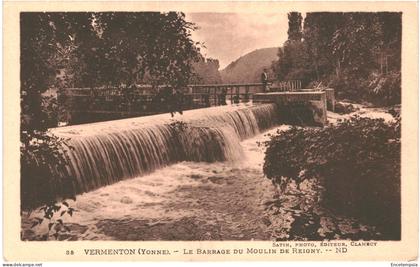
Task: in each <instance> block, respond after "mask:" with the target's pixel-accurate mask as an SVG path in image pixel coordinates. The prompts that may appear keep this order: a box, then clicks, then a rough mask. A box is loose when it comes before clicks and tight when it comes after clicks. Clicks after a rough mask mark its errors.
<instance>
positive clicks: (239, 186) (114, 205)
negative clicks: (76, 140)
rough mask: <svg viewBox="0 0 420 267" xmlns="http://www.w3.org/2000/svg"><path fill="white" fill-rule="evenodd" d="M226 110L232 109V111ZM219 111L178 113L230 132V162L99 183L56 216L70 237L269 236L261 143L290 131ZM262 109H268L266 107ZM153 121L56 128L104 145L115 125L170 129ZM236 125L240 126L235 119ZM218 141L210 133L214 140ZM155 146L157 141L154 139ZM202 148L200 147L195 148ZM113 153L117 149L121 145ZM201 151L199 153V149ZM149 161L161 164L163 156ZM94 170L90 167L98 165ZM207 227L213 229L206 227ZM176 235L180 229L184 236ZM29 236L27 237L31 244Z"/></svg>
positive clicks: (181, 164) (175, 165) (268, 188)
mask: <svg viewBox="0 0 420 267" xmlns="http://www.w3.org/2000/svg"><path fill="white" fill-rule="evenodd" d="M244 108H245V109H247V108H248V107H246V106H243V105H241V106H237V107H235V108H233V112H235V111H238V110H241V109H244ZM267 108H268V109H269V108H270V107H267ZM223 109H225V111H227V110H229V108H227V107H226V108H223ZM216 110H217V111H218V109H216V108H210V109H206V110H204V111H203V112H204V113H203V114H204V115H203V116H204V118H206V119H202V118H203V117H201V116H200V114H198V112H197V113H195V112H187V113H186V114H185V115H184V116H185V117H183V116H178V118H176V119H179V118H182V120H183V121H184V122H189V123H191V122H193V123H194V125H200V127H206V126H205V124H206V123H208V121H211V122H212V123H213V126H217V127H216V129H217V130H219V131H220V134H221V135H227V136H229V138H232V139H233V140H234V141H232V143H231V144H226V140H224V139H222V140H223V142H221V143H220V144H223V145H224V146H225V148H226V147H227V148H226V149H231V150H232V151H228V152H226V153H227V154H228V155H230V156H229V157H227V159H229V160H224V161H216V162H206V161H205V160H204V161H203V162H198V161H187V160H178V161H175V162H171V161H168V162H166V163H164V164H163V165H162V166H159V165H156V170H155V171H154V172H151V173H150V172H149V173H148V174H144V173H143V174H142V173H140V174H139V175H135V176H134V177H132V178H131V179H127V178H126V179H120V180H117V179H115V180H113V181H114V182H113V184H111V185H106V184H102V186H100V188H97V189H94V190H91V191H90V192H87V193H82V194H78V195H77V201H76V202H74V201H69V204H70V206H71V207H74V208H75V209H76V212H75V213H74V214H73V216H70V215H68V214H65V215H63V217H60V216H59V215H60V212H58V213H57V214H56V215H55V218H54V219H53V220H57V219H59V218H61V219H63V221H65V223H66V224H69V225H71V226H72V227H71V235H69V237H68V239H71V238H77V239H82V240H107V239H111V240H113V239H117V240H159V239H165V240H168V239H169V240H181V239H182V238H184V237H185V236H188V233H189V232H197V231H199V230H200V231H201V229H204V230H203V233H202V235H201V233H200V236H198V237H197V236H194V237H193V238H192V239H193V240H201V239H206V238H208V239H223V240H226V239H248V240H249V239H254V238H255V239H260V240H268V239H270V237H271V234H272V231H273V229H270V227H268V226H267V224H265V223H264V220H262V219H264V218H266V216H267V212H266V211H265V209H264V205H263V203H264V202H266V201H270V200H272V199H273V195H274V194H275V189H274V187H273V185H272V184H271V181H270V180H268V179H267V178H265V177H264V175H263V172H262V167H263V162H264V148H263V147H261V146H258V145H257V142H264V141H266V140H268V139H269V134H274V133H276V132H277V131H278V130H280V131H283V130H287V129H288V128H289V126H287V125H282V126H276V127H274V128H270V129H268V130H265V131H264V129H266V128H264V127H261V126H258V121H257V120H255V121H254V120H253V118H256V117H257V118H258V115H257V116H256V115H255V114H253V115H252V114H251V113H247V115H243V114H239V115H232V114H230V115H227V117H226V116H225V115H223V116H220V117H218V116H216V117H214V114H218V112H216ZM259 111H260V112H266V111H264V110H259ZM231 112H232V110H231ZM245 113H246V111H245ZM268 114H270V113H268ZM378 114H379V115H380V116H382V117H386V116H387V115H386V114H384V113H383V112H382V113H381V112H378ZM329 115H330V118H332V119H333V118H335V117H337V118H338V117H340V116H336V115H335V114H330V113H329ZM331 115H332V116H331ZM232 116H233V119H232ZM235 116H236V117H235ZM238 116H239V117H238ZM152 117H154V119H151V118H146V119H144V121H143V120H138V119H128V120H121V121H117V122H116V123H115V122H106V123H97V124H96V123H95V124H90V125H89V127H83V126H86V125H83V126H71V127H64V128H58V129H54V131H56V132H57V133H58V132H59V133H60V134H62V135H63V136H64V135H66V134H67V135H72V134H77V135H80V136H84V138H86V137H90V136H94V137H95V138H97V136H100V138H98V139H99V141H98V142H99V144H103V143H100V142H106V141H103V140H102V138H107V137H106V135H105V133H107V134H111V135H112V134H115V133H114V132H115V131H116V129H118V128H120V129H121V130H122V132H127V135H128V136H130V137H131V135H136V130H135V129H137V128H136V127H137V126H139V125H142V128H143V129H144V128H148V127H149V126H147V127H146V126H145V125H152V126H153V125H154V124H155V123H156V124H157V125H165V123H166V122H171V119H168V114H166V116H164V115H158V116H152ZM235 118H240V119H239V121H242V120H243V121H244V122H247V119H246V118H248V119H249V120H250V121H251V122H250V124H251V125H253V126H252V127H248V126H241V124H237V125H238V126H235V127H236V128H235V127H230V126H229V123H230V122H231V120H233V121H235ZM201 119H202V121H201ZM200 121H201V122H202V123H200ZM234 124H235V125H236V122H235V123H234ZM113 125H114V126H113ZM265 125H269V123H268V122H265ZM224 126H227V127H226V129H225V130H220V129H222V128H223V127H224ZM241 127H242V128H241ZM246 127H248V128H246ZM164 128H165V127H164ZM162 131H163V130H162ZM149 134H150V135H152V134H153V132H149ZM200 136H206V134H204V135H203V133H200ZM216 136H217V135H215V136H213V138H215V137H216ZM146 137H147V136H146ZM146 137H144V138H146ZM184 137H185V138H187V139H189V140H191V139H193V138H194V137H193V136H189V135H185V136H184ZM115 138H117V137H115ZM118 138H119V137H118ZM118 138H117V139H115V140H113V139H111V140H110V142H111V143H113V142H116V143H117V144H119V145H121V146H122V147H124V145H122V144H123V142H128V143H130V142H132V141H130V140H129V138H127V137H121V138H126V139H118ZM150 138H151V137H150ZM87 140H90V139H87ZM105 140H107V139H105ZM138 140H139V142H140V143H141V142H142V141H141V140H142V139H140V138H139V139H138ZM145 140H149V139H145ZM210 140H211V139H209V140H206V139H204V141H203V142H209V141H210ZM150 141H153V140H152V139H150ZM83 142H85V141H83ZM89 142H90V143H85V144H84V145H85V146H94V145H96V144H95V142H96V141H89ZM141 144H142V145H143V144H144V143H141ZM185 144H190V146H189V147H188V149H191V150H194V149H195V148H194V144H193V143H188V142H186V143H185ZM133 145H135V143H133ZM203 145H204V144H198V145H196V146H197V147H200V146H203ZM229 147H230V148H229ZM112 148H115V149H117V145H114V146H113V147H112ZM155 148H156V149H157V150H156V153H159V152H161V149H162V148H161V147H155ZM85 149H87V148H85ZM98 149H100V148H98ZM101 149H102V148H101ZM132 149H134V148H132ZM179 149H181V148H180V147H176V148H175V150H174V151H175V152H177V153H178V151H177V150H179ZM196 151H198V152H200V151H201V150H199V149H198V150H196ZM235 151H236V152H237V154H236V155H234V154H233V153H234V152H235ZM102 152H104V151H102ZM125 152H127V151H125ZM205 152H207V153H208V151H203V152H202V153H205ZM104 153H105V152H104ZM224 153H225V152H224ZM197 155H199V154H195V156H197ZM232 155H234V156H232ZM114 160H115V158H114ZM117 160H118V159H117ZM150 160H151V161H153V160H159V158H156V159H155V158H152V159H150ZM150 163H151V162H150ZM169 163H172V165H169V166H168V164H169ZM165 165H166V166H165ZM91 167H92V168H93V166H91ZM158 167H159V168H158ZM109 171H111V170H109ZM98 173H99V172H98ZM99 174H100V173H99ZM95 175H96V174H95ZM83 179H87V180H89V179H90V178H89V177H88V176H85V177H84V178H83ZM95 179H97V178H95ZM99 181H100V180H99ZM98 185H99V184H98ZM63 209H64V207H63ZM40 215H41V213H40V212H39V211H37V212H34V213H32V214H31V215H30V216H29V217H28V216H27V215H25V216H23V227H22V228H23V229H24V231H25V229H26V231H28V229H29V228H30V224H31V218H34V217H39V216H40ZM191 223H192V224H191ZM172 224H174V225H175V226H173V228H169V229H166V228H164V227H162V228H159V230H155V231H158V232H154V230H153V229H154V227H158V226H159V225H164V226H165V227H166V225H172ZM195 224H197V225H201V226H197V225H195ZM182 225H187V226H185V227H186V229H184V230H183V229H181V230H180V228H182ZM75 226H77V227H75ZM191 227H192V228H191ZM194 227H197V228H194ZM209 227H210V228H211V229H207V228H209ZM273 227H274V226H273ZM276 227H277V226H276ZM194 229H195V230H194ZM32 230H33V231H34V232H35V234H36V235H40V234H42V233H46V232H48V222H47V221H45V222H43V223H42V225H41V226H37V227H35V228H33V229H32ZM183 231H184V232H183ZM172 232H179V236H181V238H180V237H179V236H177V235H176V233H172ZM172 234H173V235H174V236H172ZM24 235H25V234H24ZM30 235H31V234H28V238H29V239H30V237H29V236H30ZM182 240H184V239H182Z"/></svg>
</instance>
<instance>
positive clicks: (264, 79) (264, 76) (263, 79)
mask: <svg viewBox="0 0 420 267" xmlns="http://www.w3.org/2000/svg"><path fill="white" fill-rule="evenodd" d="M261 83H262V84H263V92H267V91H268V87H267V84H268V75H267V69H264V70H263V72H262V73H261Z"/></svg>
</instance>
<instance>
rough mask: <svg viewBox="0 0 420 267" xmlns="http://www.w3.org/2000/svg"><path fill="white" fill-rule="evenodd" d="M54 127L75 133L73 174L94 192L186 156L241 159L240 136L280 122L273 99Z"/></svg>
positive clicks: (80, 186)
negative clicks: (171, 115)
mask: <svg viewBox="0 0 420 267" xmlns="http://www.w3.org/2000/svg"><path fill="white" fill-rule="evenodd" d="M181 119H182V120H181V121H178V120H172V119H169V115H168V114H160V115H154V116H147V117H139V118H131V119H124V120H116V121H107V122H100V123H91V124H84V125H75V126H69V127H61V128H54V129H51V132H52V133H54V134H55V135H57V136H59V137H63V138H70V139H69V141H68V143H69V144H70V145H71V146H73V147H74V149H72V150H70V151H68V156H69V162H68V166H67V170H68V176H69V178H68V179H71V180H72V182H71V184H72V186H73V190H72V191H73V192H74V193H76V194H79V193H83V192H88V191H91V190H94V189H96V188H99V187H101V186H105V185H109V184H112V183H115V182H118V181H120V180H123V179H128V178H133V177H136V176H141V175H145V174H147V173H150V172H152V171H154V170H156V169H158V168H162V167H164V166H167V165H169V164H173V163H176V162H180V161H204V162H214V161H225V160H232V161H235V160H238V159H240V158H241V156H242V148H241V145H240V141H242V140H244V139H246V138H249V137H252V136H254V135H256V134H258V133H259V132H260V131H261V130H264V129H267V128H269V127H271V126H273V125H274V124H275V123H276V121H277V120H276V112H275V106H274V105H273V104H264V105H255V106H251V105H248V106H245V105H240V106H237V107H232V106H229V107H214V108H206V109H199V110H191V111H186V112H185V114H184V115H183V116H181Z"/></svg>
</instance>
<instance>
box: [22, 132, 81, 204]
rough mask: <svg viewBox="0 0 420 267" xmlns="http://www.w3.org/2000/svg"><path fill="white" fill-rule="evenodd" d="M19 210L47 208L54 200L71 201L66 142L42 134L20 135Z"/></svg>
mask: <svg viewBox="0 0 420 267" xmlns="http://www.w3.org/2000/svg"><path fill="white" fill-rule="evenodd" d="M21 137H22V138H21V140H22V142H21V149H20V159H21V206H22V209H23V210H25V209H31V208H35V207H38V206H40V205H47V206H51V205H53V204H54V203H55V201H56V197H57V196H63V197H67V198H73V197H74V191H73V188H74V186H73V184H72V183H71V179H69V177H68V173H67V169H66V162H67V161H68V160H69V159H68V158H67V153H66V152H67V149H71V147H69V146H68V145H67V144H66V140H64V139H63V138H59V137H57V136H54V135H52V134H51V133H49V132H44V131H31V132H27V131H23V132H22V136H21Z"/></svg>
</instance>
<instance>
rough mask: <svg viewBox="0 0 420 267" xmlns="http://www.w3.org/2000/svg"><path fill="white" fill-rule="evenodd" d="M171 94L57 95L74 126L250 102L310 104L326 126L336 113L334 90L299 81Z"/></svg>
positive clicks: (146, 88) (136, 89)
mask: <svg viewBox="0 0 420 267" xmlns="http://www.w3.org/2000/svg"><path fill="white" fill-rule="evenodd" d="M172 91H173V90H172V87H171V86H168V85H162V86H152V85H136V86H133V87H130V88H128V87H95V88H67V89H63V90H60V91H59V92H58V100H59V103H60V105H61V106H63V107H65V108H64V110H66V118H67V120H68V121H69V122H70V123H71V124H78V123H86V122H94V121H105V120H112V119H121V118H128V117H138V116H147V115H153V114H159V113H166V112H169V111H170V110H171V108H173V107H171V105H172V106H173V105H180V106H181V107H182V109H183V110H190V109H197V108H204V107H210V106H223V105H234V104H239V103H247V102H253V103H277V104H278V105H282V106H290V105H297V104H300V105H303V104H304V103H309V104H310V105H311V108H314V110H315V109H316V110H322V112H320V111H317V112H316V114H315V115H314V116H315V118H316V121H318V122H320V123H325V121H326V110H327V108H329V109H331V110H333V109H334V102H335V100H334V90H333V89H324V90H317V89H302V88H301V83H300V81H284V82H275V83H273V82H269V83H267V84H263V83H232V84H193V85H188V86H186V87H184V88H182V89H180V90H179V91H180V92H182V93H181V98H179V99H178V100H177V101H176V102H177V103H173V101H172V102H171V95H172ZM320 114H321V115H320Z"/></svg>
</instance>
